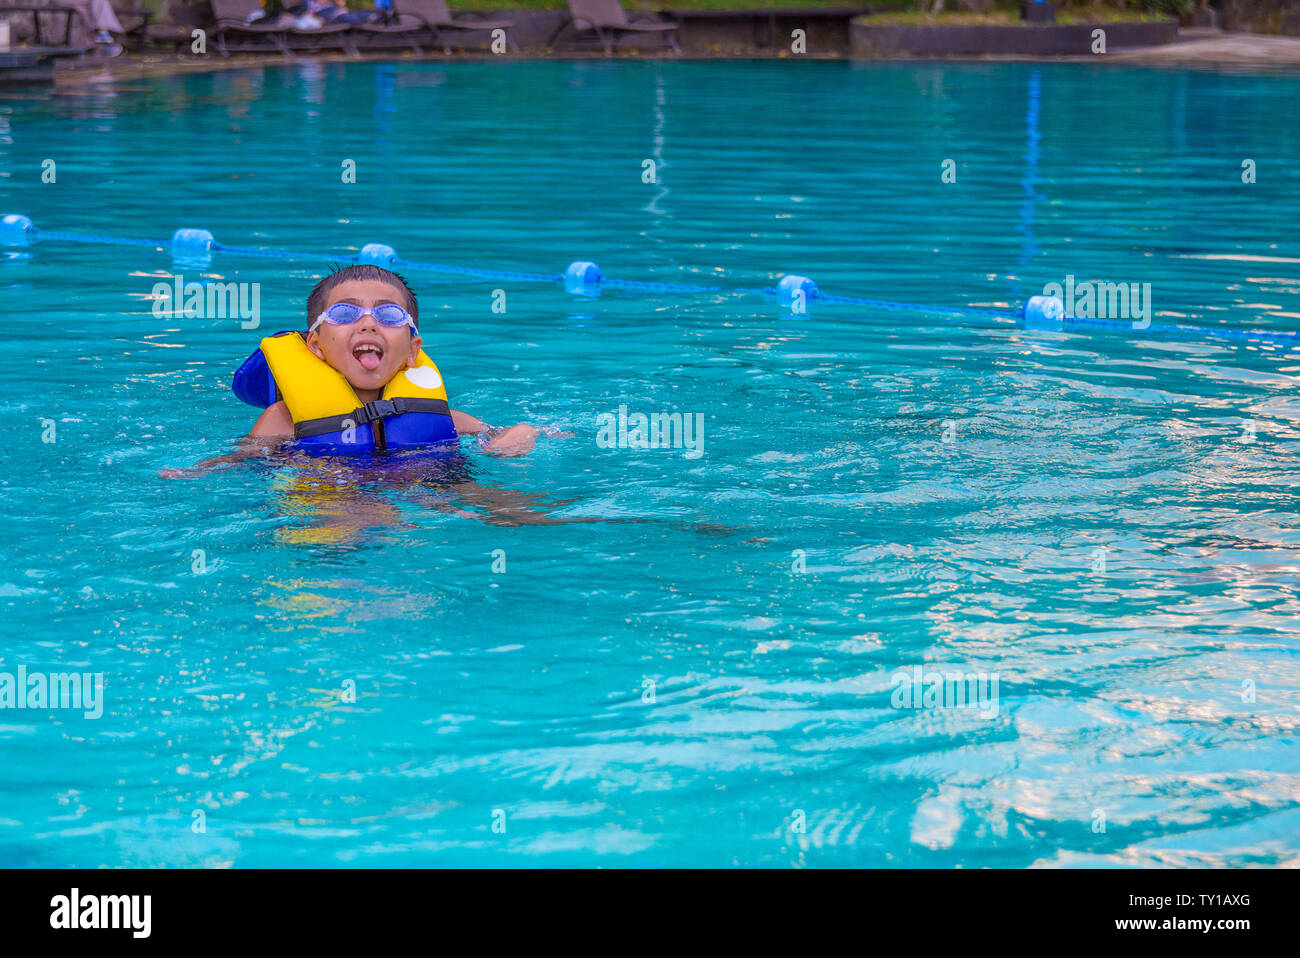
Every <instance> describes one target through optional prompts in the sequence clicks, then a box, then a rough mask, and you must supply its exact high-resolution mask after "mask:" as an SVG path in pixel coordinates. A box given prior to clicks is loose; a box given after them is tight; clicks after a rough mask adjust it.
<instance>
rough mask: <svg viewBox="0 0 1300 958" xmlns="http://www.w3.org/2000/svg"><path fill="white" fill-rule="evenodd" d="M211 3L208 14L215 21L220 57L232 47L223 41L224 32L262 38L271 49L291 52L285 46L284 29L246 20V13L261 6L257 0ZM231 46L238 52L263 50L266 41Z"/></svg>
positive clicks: (231, 0)
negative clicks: (269, 43) (249, 44)
mask: <svg viewBox="0 0 1300 958" xmlns="http://www.w3.org/2000/svg"><path fill="white" fill-rule="evenodd" d="M211 2H212V15H213V16H214V17H215V18H216V20H217V26H216V33H217V50H218V51H220V53H221V55H222V56H223V57H225V56H229V55H230V50H231V49H232V48H231V47H230V45H229V44H227V43H226V34H228V33H229V34H233V35H234V36H236V37H243V38H245V39H247V38H251V37H263V38H265V39H268V40H270V41H271V43H272V44H273V45H274V46H275V49H277V50H279V51H280V52H281V53H283V54H284V55H285V56H290V55H291V52H290V50H289V45H288V43H286V42H285V34H286V33H287V32H288V31H286V30H285V29H284V28H283V27H277V26H274V25H272V24H269V23H260V21H258V20H254V21H253V22H251V23H250V22H248V17H249V14H251V13H253V12H255V11H261V9H262V4H261V3H260V2H258V0H211ZM233 49H235V50H238V51H242V50H265V49H266V44H264V43H263V44H257V43H254V44H253V45H252V46H244V45H243V44H240V45H239V46H236V47H234V48H233Z"/></svg>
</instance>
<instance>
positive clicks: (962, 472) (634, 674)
mask: <svg viewBox="0 0 1300 958" xmlns="http://www.w3.org/2000/svg"><path fill="white" fill-rule="evenodd" d="M0 120H2V121H3V122H0V197H2V198H3V200H2V202H0V212H19V213H24V214H26V215H28V216H30V217H32V219H33V220H34V221H35V223H36V224H37V226H38V227H44V228H46V229H51V230H68V231H77V232H85V233H105V234H111V235H117V236H132V237H148V238H165V237H167V236H170V235H171V232H172V230H174V229H175V228H177V227H179V226H192V227H203V228H206V229H210V230H212V232H213V233H214V234H215V235H216V236H217V238H218V239H219V240H221V241H223V242H225V243H228V244H233V245H242V246H264V247H268V248H278V249H290V250H306V251H313V250H319V251H321V252H322V253H332V254H333V256H332V257H320V258H306V259H296V260H291V261H276V260H260V259H253V258H241V257H235V256H224V255H218V256H217V257H216V258H215V259H214V260H213V263H212V265H211V267H210V268H208V269H207V270H206V271H204V270H200V269H196V268H192V267H185V266H182V267H181V268H180V271H181V272H183V273H184V274H185V275H186V277H187V279H197V278H198V273H200V272H202V273H204V274H205V275H206V277H207V278H220V279H222V280H229V281H236V282H247V283H254V282H256V283H259V284H261V286H260V289H261V309H262V315H261V323H262V328H261V330H250V329H244V328H241V324H240V322H238V321H236V320H232V319H220V318H184V317H179V318H178V317H170V316H164V317H161V318H160V317H158V316H155V315H154V314H153V311H152V309H151V306H152V300H150V298H149V297H150V295H151V290H152V288H153V285H154V284H155V283H157V282H159V281H160V280H167V279H168V278H169V276H170V275H171V273H173V272H175V271H176V269H175V268H174V267H173V264H172V261H171V259H170V256H169V255H168V254H167V253H166V252H165V251H162V250H157V251H155V250H149V249H139V248H130V247H113V246H88V245H73V244H62V243H47V244H40V245H37V246H35V247H32V248H31V249H28V250H12V249H11V250H7V251H3V253H2V254H0V255H2V257H3V258H0V288H3V290H4V291H5V293H6V296H7V298H8V300H9V301H10V302H17V303H18V304H20V305H21V307H22V308H23V313H22V314H21V315H20V317H19V318H21V319H24V320H27V321H28V322H27V324H26V328H25V329H24V330H22V331H21V332H17V333H16V334H15V335H16V337H17V338H16V340H15V341H14V343H13V344H11V347H10V350H9V354H10V359H9V361H8V362H7V364H6V375H5V376H4V377H3V381H0V409H3V412H4V415H3V417H2V418H0V436H2V440H3V441H2V442H0V456H2V457H3V467H2V470H0V481H2V482H3V489H4V498H5V506H6V508H5V509H4V512H3V518H0V543H3V546H0V549H2V550H3V551H2V552H0V555H2V556H3V575H2V576H0V616H2V617H3V622H4V630H3V640H2V642H0V673H4V672H8V673H12V674H16V673H17V670H18V669H19V668H20V667H22V668H23V669H25V670H27V671H28V672H29V673H34V672H42V673H54V672H62V671H73V670H75V671H79V672H89V673H102V675H103V677H104V688H103V714H102V716H101V717H99V718H87V717H85V715H84V714H83V712H76V711H71V710H57V711H52V710H36V709H25V710H20V709H16V708H15V709H9V710H0V766H2V767H3V769H4V773H3V775H0V864H5V865H10V866H14V865H19V866H25V865H55V866H62V865H79V866H99V865H123V864H125V865H148V866H155V865H185V866H228V865H234V866H259V865H260V866H277V865H325V866H336V865H378V866H389V865H394V866H396V865H403V866H405V865H474V866H496V865H505V866H530V865H540V866H558V865H586V866H591V865H602V866H616V865H629V866H651V865H670V864H678V865H733V864H738V865H760V866H776V867H787V866H843V865H886V866H953V865H962V866H963V867H978V866H1016V867H1019V866H1029V865H1095V864H1102V865H1147V864H1208V865H1245V864H1279V863H1283V862H1290V863H1292V864H1294V863H1295V862H1296V860H1297V856H1298V855H1300V841H1298V840H1297V835H1298V834H1300V747H1297V742H1296V733H1297V725H1298V723H1300V720H1298V718H1297V709H1298V707H1300V661H1298V658H1297V651H1298V650H1300V643H1298V642H1297V638H1296V629H1297V626H1296V623H1297V612H1298V611H1300V603H1297V598H1296V588H1297V583H1298V582H1300V555H1298V553H1297V550H1298V549H1300V510H1297V508H1296V505H1295V498H1294V493H1293V488H1294V486H1295V483H1296V482H1297V480H1298V479H1300V398H1297V396H1296V385H1297V379H1296V377H1297V373H1298V372H1300V357H1297V356H1296V355H1295V354H1294V352H1292V351H1289V350H1288V349H1286V348H1284V347H1282V346H1279V345H1276V344H1273V345H1269V344H1256V343H1223V342H1212V341H1206V342H1197V341H1194V340H1169V339H1162V338H1159V337H1153V336H1151V335H1149V334H1143V333H1140V332H1135V333H1132V334H1127V335H1124V334H1113V333H1083V334H1080V333H1077V332H1035V333H1029V332H1025V331H1022V330H1017V329H1016V328H1014V327H1013V326H1011V325H1009V324H997V323H993V322H968V321H962V320H960V319H959V318H956V317H953V316H950V315H944V314H906V313H892V312H882V311H879V310H873V309H871V308H862V307H850V306H823V305H817V304H814V306H813V308H812V309H811V311H810V312H809V313H808V314H806V315H790V314H788V313H785V312H783V311H782V310H781V309H780V307H778V306H777V304H775V303H773V302H770V301H765V300H763V299H762V298H761V297H757V296H749V295H733V294H727V293H723V294H717V295H708V296H695V295H680V294H670V293H662V292H644V291H629V290H606V291H605V292H604V293H603V294H602V295H601V296H600V297H599V298H596V299H592V298H581V297H575V296H571V295H569V294H566V293H565V292H564V291H563V290H562V289H561V288H559V287H558V286H553V285H545V284H537V283H510V282H501V281H492V280H488V281H479V280H474V279H472V278H466V277H455V276H447V275H435V274H416V273H412V274H411V276H410V279H411V280H412V282H413V284H414V285H415V287H416V289H417V292H418V293H419V295H420V296H421V301H422V307H423V308H422V320H423V326H424V330H425V336H426V348H427V349H428V351H429V352H430V354H431V355H432V356H433V357H434V359H435V361H436V362H438V364H439V365H440V366H441V368H442V370H443V373H444V375H445V377H446V380H447V383H448V386H449V389H450V393H451V396H452V400H453V405H454V406H456V407H457V408H460V409H464V410H467V411H469V412H471V413H473V414H475V415H477V416H479V417H481V418H484V419H487V420H489V421H491V422H494V423H501V424H509V423H512V422H518V421H528V422H534V423H538V424H549V425H556V426H565V427H568V428H570V429H571V430H572V431H574V432H575V433H576V435H575V436H574V437H573V438H568V439H549V440H544V441H542V442H541V443H540V444H539V446H538V448H537V449H536V450H535V452H534V453H533V454H531V455H529V456H528V457H526V458H521V459H511V460H502V459H489V458H486V457H484V456H483V455H481V454H480V453H479V452H477V451H476V449H475V448H474V446H473V445H472V444H467V447H466V458H467V460H468V465H467V467H466V468H467V470H468V474H469V476H470V477H471V478H472V480H473V482H474V483H476V484H477V488H478V489H479V491H478V492H477V493H475V496H477V498H472V499H471V498H469V497H466V498H462V499H460V500H459V502H460V509H461V511H460V512H456V511H447V510H448V505H449V500H448V499H447V498H446V495H447V492H446V487H445V485H440V484H439V482H438V481H437V480H438V479H439V478H440V477H439V476H438V475H437V474H436V471H431V470H429V469H427V468H426V467H425V466H422V465H421V464H419V463H409V462H408V463H404V464H402V465H401V466H400V468H396V469H393V470H390V471H388V472H384V473H378V472H364V473H348V472H346V471H344V472H340V471H337V470H336V471H331V470H330V469H329V468H328V467H327V466H317V467H311V468H309V467H305V466H303V465H302V464H298V463H294V462H284V461H273V462H265V463H256V464H251V465H246V466H244V467H241V468H236V469H230V470H227V471H222V472H217V473H213V474H211V475H208V476H206V477H204V478H201V479H192V480H167V479H163V478H160V477H159V471H160V470H161V469H164V468H167V467H176V466H185V465H190V464H192V463H194V462H196V461H198V460H199V459H202V458H204V457H207V456H212V455H217V454H220V453H222V452H224V451H226V450H227V449H228V448H229V447H230V445H231V442H232V440H233V439H234V438H235V437H237V436H238V435H240V434H241V433H242V432H244V431H245V430H246V429H247V428H248V426H249V425H250V424H251V422H252V421H253V419H254V418H255V410H253V409H252V408H251V407H248V406H244V405H242V404H241V403H239V402H238V401H237V400H236V399H235V398H234V397H233V395H232V394H231V393H230V391H229V381H230V377H231V374H232V372H233V370H234V368H235V366H236V365H237V364H238V363H239V361H240V360H242V359H243V358H244V357H245V356H246V355H247V354H248V353H249V352H250V351H251V350H252V349H253V348H255V346H256V344H257V339H258V337H259V335H260V334H261V332H263V331H269V330H274V329H279V328H286V327H289V328H295V327H297V326H298V325H299V323H300V319H301V313H302V302H303V300H304V298H305V295H306V293H307V291H308V290H309V288H310V287H311V285H312V284H313V282H314V280H315V278H316V277H318V276H319V275H321V274H322V271H323V270H324V269H325V267H326V264H327V262H328V261H329V259H330V258H333V259H336V260H342V259H343V258H344V257H345V256H347V255H350V252H349V251H354V250H355V249H356V248H358V247H359V246H360V245H361V244H363V243H368V242H383V243H388V244H390V245H392V246H394V247H395V248H396V249H397V250H398V252H399V253H400V254H402V255H403V256H405V257H407V258H409V259H413V260H422V261H431V262H442V263H456V264H464V265H475V266H497V267H502V268H510V269H522V270H529V271H533V270H536V271H544V272H559V271H560V270H562V269H563V268H564V266H565V265H566V264H567V263H569V262H570V261H571V260H575V259H591V260H595V261H597V262H599V263H600V264H601V266H602V267H603V268H604V270H605V272H606V274H607V275H609V276H613V277H619V278H626V279H645V280H659V281H663V282H686V283H706V284H717V285H722V286H726V287H728V288H730V287H765V286H771V285H772V284H773V283H774V282H775V280H776V279H777V278H778V277H779V276H780V275H781V274H783V273H785V272H796V273H802V274H807V275H809V276H812V277H813V278H814V279H816V280H817V281H818V282H819V283H820V284H821V287H822V288H823V289H824V290H826V291H828V292H832V293H856V294H859V295H863V296H870V297H879V298H882V299H897V300H906V301H914V302H925V303H936V304H940V305H950V306H954V307H956V306H968V307H975V308H985V309H988V308H999V307H1002V306H1007V307H1011V306H1014V305H1015V304H1016V303H1018V302H1020V301H1021V300H1022V299H1023V298H1024V297H1025V296H1026V295H1029V294H1031V293H1036V292H1040V291H1041V290H1042V288H1043V286H1044V284H1046V283H1049V282H1053V281H1058V282H1059V281H1062V280H1063V278H1064V277H1065V276H1066V275H1067V274H1068V275H1073V276H1075V277H1078V278H1079V279H1080V280H1083V279H1099V280H1107V281H1114V282H1136V283H1147V282H1149V283H1150V284H1151V302H1152V304H1153V310H1152V316H1151V319H1152V321H1153V322H1155V323H1157V324H1159V323H1185V324H1193V325H1202V326H1207V327H1208V326H1222V327H1230V328H1245V327H1258V328H1269V329H1275V330H1295V329H1300V278H1298V277H1300V273H1298V271H1297V265H1298V264H1300V247H1298V246H1297V244H1296V242H1295V235H1296V234H1295V224H1296V222H1297V218H1298V216H1297V214H1298V213H1300V191H1298V190H1297V189H1296V185H1295V172H1294V169H1295V164H1296V160H1297V147H1298V146H1300V79H1297V78H1296V77H1289V76H1229V75H1222V74H1215V73H1208V72H1201V73H1194V72H1177V71H1142V70H1130V69H1119V68H1114V69H1112V68H1107V67H1105V66H1104V65H1098V66H1095V67H1093V66H1065V65H1042V66H1038V65H1032V64H947V65H934V64H889V65H866V64H858V65H854V64H847V63H825V62H820V63H791V62H781V63H766V62H763V63H718V64H703V63H688V62H671V63H622V62H611V63H604V62H579V63H564V62H547V63H510V64H473V63H458V64H422V65H402V66H382V65H373V64H354V65H347V66H321V65H318V64H312V63H304V64H301V65H299V66H293V67H286V68H280V67H275V68H268V69H265V70H239V71H231V72H224V73H214V74H209V75H203V76H190V77H185V78H175V79H157V80H149V81H139V82H134V83H131V84H126V85H122V86H119V87H117V88H108V87H104V88H98V89H92V90H90V91H87V92H84V93H70V92H65V93H62V94H60V95H57V96H55V97H53V98H52V99H49V98H46V97H44V96H40V95H35V94H33V95H31V96H28V97H21V96H20V97H16V98H13V99H11V100H10V101H9V103H8V105H7V106H4V107H0ZM46 159H53V160H54V161H55V169H56V181H55V182H54V183H42V182H41V168H42V161H43V160H46ZM348 159H351V160H354V161H355V163H356V169H357V182H356V183H354V184H345V183H343V182H342V177H341V169H342V164H343V162H344V161H345V160H348ZM945 159H952V160H953V161H954V168H955V170H956V173H957V181H956V182H955V183H949V184H945V183H943V182H942V181H941V166H942V163H943V161H944V160H945ZM1244 159H1253V160H1255V161H1256V166H1257V182H1255V183H1253V184H1243V183H1242V181H1241V172H1242V162H1243V160H1244ZM645 160H653V161H655V163H656V165H657V167H658V169H657V173H658V180H659V182H658V183H646V182H643V179H642V173H643V169H644V166H643V163H644V161H645ZM495 289H504V290H505V293H506V311H505V312H504V313H499V312H493V309H492V306H493V302H494V297H493V290H495ZM620 406H626V407H627V408H628V410H629V411H631V412H638V411H639V412H643V413H654V412H672V411H677V412H682V413H685V414H688V415H691V416H695V415H699V416H702V417H703V423H704V427H703V447H702V454H701V455H699V456H688V455H687V454H686V453H687V450H685V449H646V450H641V449H626V448H603V447H602V446H601V445H599V444H598V443H597V435H598V426H599V422H600V420H599V417H600V416H601V414H605V413H616V412H617V411H618V409H619V407H620ZM51 423H52V424H53V427H52V428H53V432H52V433H51V432H50V430H51V426H50V424H51ZM45 438H52V439H53V440H54V441H52V442H47V441H43V439H45ZM465 488H467V487H464V486H460V487H453V494H457V493H455V490H456V489H460V490H462V492H463V490H464V489H465ZM483 490H486V491H483ZM492 490H513V493H510V492H497V493H495V494H494V493H493V492H492ZM493 495H495V497H496V501H497V503H498V504H497V505H495V506H491V505H489V506H484V505H483V503H484V501H485V499H484V497H487V496H493ZM512 495H513V497H514V498H511V500H510V501H512V502H516V501H518V499H519V497H524V498H525V499H526V501H528V502H531V505H530V506H529V509H530V510H531V512H532V513H536V514H537V515H541V516H549V517H551V518H603V519H609V520H613V519H635V520H639V521H632V522H626V521H624V522H615V521H605V522H589V523H582V524H577V523H573V524H569V523H556V524H524V525H519V524H511V523H512V519H511V514H510V513H508V512H506V511H503V510H504V509H506V508H507V507H506V506H502V505H501V504H500V500H501V499H502V498H503V497H511V496H512ZM464 513H470V514H469V515H466V514H464ZM515 515H517V513H516V514H515ZM502 563H504V568H503V569H502ZM494 569H495V571H494ZM917 667H920V668H921V669H922V672H923V674H926V673H928V672H931V671H935V670H947V671H960V672H962V673H963V674H983V675H985V676H996V677H997V680H998V685H997V698H996V700H988V701H994V703H995V704H996V708H995V709H989V710H985V712H983V713H981V712H980V711H978V710H971V709H959V708H951V707H933V708H918V709H907V708H900V707H896V702H895V693H896V692H897V690H898V689H899V685H898V681H897V679H896V678H895V676H897V675H899V674H900V671H901V673H902V674H904V675H911V674H913V673H912V670H913V669H914V668H917ZM990 682H991V680H990ZM989 688H990V689H991V688H992V686H991V684H990V686H989ZM354 696H355V697H354ZM939 704H940V705H942V704H943V703H939Z"/></svg>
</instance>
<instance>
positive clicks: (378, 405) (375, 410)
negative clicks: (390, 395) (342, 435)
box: [360, 399, 402, 425]
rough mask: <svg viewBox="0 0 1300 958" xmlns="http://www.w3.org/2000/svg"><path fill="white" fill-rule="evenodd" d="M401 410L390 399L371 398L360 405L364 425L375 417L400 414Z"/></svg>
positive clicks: (375, 418) (384, 417)
mask: <svg viewBox="0 0 1300 958" xmlns="http://www.w3.org/2000/svg"><path fill="white" fill-rule="evenodd" d="M401 412H402V410H401V409H400V408H398V405H397V403H396V402H395V401H394V400H392V399H372V400H370V402H368V403H365V404H364V405H362V407H361V417H360V418H361V422H362V424H363V425H364V424H365V423H368V422H374V421H375V420H377V419H386V418H388V417H389V416H397V415H400V414H401Z"/></svg>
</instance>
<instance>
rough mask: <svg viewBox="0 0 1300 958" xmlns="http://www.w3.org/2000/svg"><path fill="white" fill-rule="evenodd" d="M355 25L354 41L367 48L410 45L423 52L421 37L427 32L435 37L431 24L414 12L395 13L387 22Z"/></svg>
mask: <svg viewBox="0 0 1300 958" xmlns="http://www.w3.org/2000/svg"><path fill="white" fill-rule="evenodd" d="M353 27H355V28H356V31H357V32H356V34H355V35H354V36H353V38H352V39H353V42H354V43H356V44H357V45H358V46H359V47H361V48H362V49H366V50H370V49H377V48H379V47H394V46H409V47H410V48H411V49H412V50H413V51H415V52H416V53H423V52H424V51H423V50H421V49H420V43H419V41H420V39H421V37H423V36H424V35H425V34H429V39H430V40H432V39H433V37H434V34H432V33H431V31H430V28H429V25H428V24H426V23H425V22H424V21H423V20H422V19H420V18H419V17H417V16H416V15H415V14H413V13H395V14H394V15H393V17H392V18H391V19H390V20H388V22H386V23H382V22H381V23H354V24H353Z"/></svg>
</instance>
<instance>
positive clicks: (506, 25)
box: [397, 0, 519, 53]
mask: <svg viewBox="0 0 1300 958" xmlns="http://www.w3.org/2000/svg"><path fill="white" fill-rule="evenodd" d="M397 2H398V3H400V4H401V12H402V13H413V14H415V15H416V16H417V17H419V18H420V19H421V20H423V21H424V22H425V23H426V24H428V26H429V29H430V30H431V31H432V37H431V39H432V40H433V42H434V43H440V44H442V52H443V53H451V44H450V43H449V42H447V40H448V38H444V37H443V33H444V32H453V31H457V30H459V31H462V32H467V33H468V32H472V31H474V30H505V31H506V44H507V45H508V46H509V47H510V49H511V50H514V51H515V52H516V53H518V52H519V46H518V44H516V43H515V41H514V39H513V38H512V37H511V36H510V33H509V30H510V28H511V27H513V26H514V25H515V21H513V20H478V19H475V18H473V17H468V16H466V17H453V16H452V15H451V11H450V10H449V9H447V0H397Z"/></svg>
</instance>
